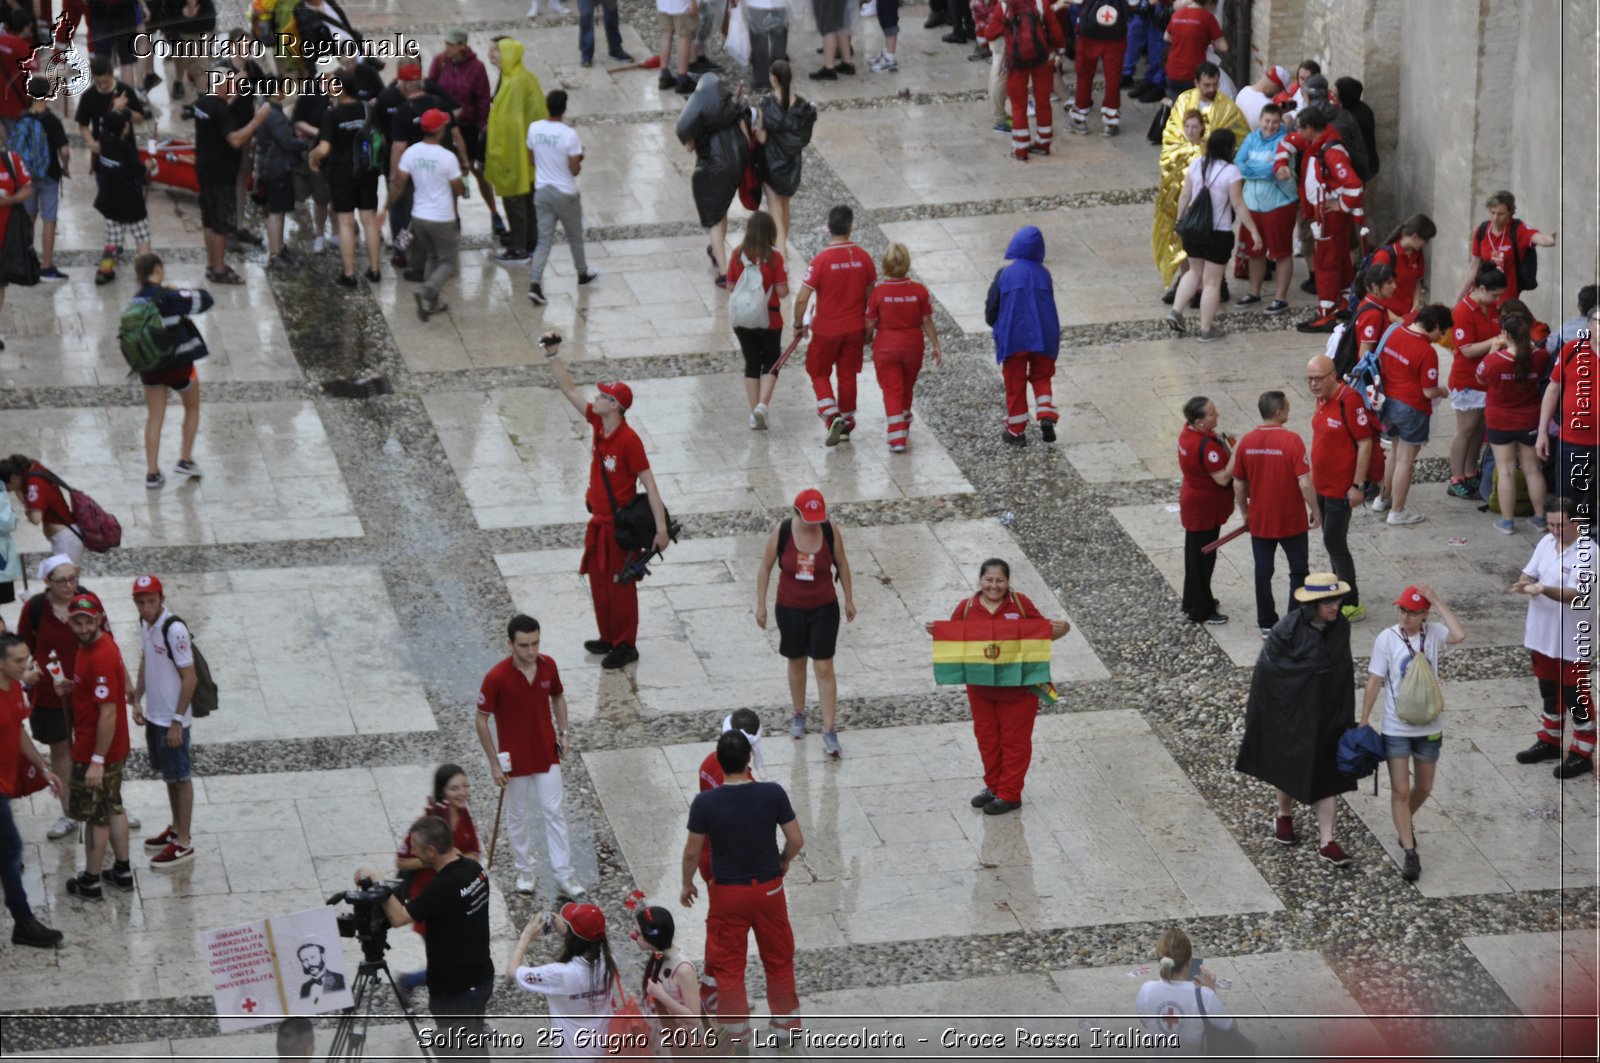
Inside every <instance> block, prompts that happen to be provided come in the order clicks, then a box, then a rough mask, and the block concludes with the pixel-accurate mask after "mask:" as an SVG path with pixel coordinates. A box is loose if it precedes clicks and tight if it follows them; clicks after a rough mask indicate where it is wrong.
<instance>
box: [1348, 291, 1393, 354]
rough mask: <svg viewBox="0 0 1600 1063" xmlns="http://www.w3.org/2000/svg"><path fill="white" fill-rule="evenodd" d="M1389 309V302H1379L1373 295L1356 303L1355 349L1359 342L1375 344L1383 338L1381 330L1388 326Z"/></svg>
mask: <svg viewBox="0 0 1600 1063" xmlns="http://www.w3.org/2000/svg"><path fill="white" fill-rule="evenodd" d="M1389 310H1390V304H1388V303H1384V302H1380V301H1379V300H1378V297H1377V296H1374V295H1369V296H1367V297H1366V298H1365V299H1363V300H1361V302H1360V303H1358V304H1356V320H1355V330H1356V344H1357V349H1359V345H1360V344H1363V343H1371V344H1376V343H1377V342H1378V341H1379V340H1381V339H1383V331H1384V329H1386V328H1388V327H1389Z"/></svg>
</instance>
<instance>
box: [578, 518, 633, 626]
mask: <svg viewBox="0 0 1600 1063" xmlns="http://www.w3.org/2000/svg"><path fill="white" fill-rule="evenodd" d="M627 563H628V551H627V550H624V549H623V548H622V547H620V546H618V545H617V536H616V533H615V532H614V531H613V525H612V523H611V522H610V521H609V520H605V521H603V520H601V519H600V518H598V517H590V518H589V527H588V528H586V529H585V530H584V533H583V561H582V562H581V563H580V564H579V565H578V574H579V575H582V576H588V577H589V594H590V595H591V596H592V597H593V598H594V620H595V624H596V626H598V627H599V629H600V638H601V640H602V641H605V642H610V643H612V644H616V643H619V642H626V643H628V644H629V645H630V646H631V645H632V644H633V643H634V642H635V641H636V640H637V639H638V638H639V584H638V583H616V582H614V581H613V580H612V578H611V577H613V576H615V575H616V574H617V573H618V572H621V571H622V569H623V566H624V565H626V564H627Z"/></svg>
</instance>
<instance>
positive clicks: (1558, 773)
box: [1552, 753, 1594, 779]
mask: <svg viewBox="0 0 1600 1063" xmlns="http://www.w3.org/2000/svg"><path fill="white" fill-rule="evenodd" d="M1591 771H1594V758H1593V757H1586V756H1584V755H1583V754H1582V753H1568V754H1567V759H1566V760H1563V761H1562V762H1561V764H1560V765H1559V766H1558V767H1557V768H1556V770H1555V771H1554V772H1553V773H1552V774H1554V775H1555V777H1556V778H1558V779H1576V778H1577V777H1578V776H1580V775H1587V774H1589V773H1590V772H1591Z"/></svg>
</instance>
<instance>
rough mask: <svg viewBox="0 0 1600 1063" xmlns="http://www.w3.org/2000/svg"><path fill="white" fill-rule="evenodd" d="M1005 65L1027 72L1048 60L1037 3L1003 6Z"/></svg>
mask: <svg viewBox="0 0 1600 1063" xmlns="http://www.w3.org/2000/svg"><path fill="white" fill-rule="evenodd" d="M1005 25H1006V65H1007V66H1009V67H1010V68H1011V69H1012V70H1029V69H1031V68H1033V67H1036V66H1038V65H1039V64H1040V63H1042V62H1044V61H1045V60H1047V59H1049V58H1050V42H1049V38H1048V36H1046V34H1045V29H1044V16H1043V15H1042V14H1041V13H1040V10H1039V3H1038V0H1015V2H1011V3H1007V4H1006V7H1005Z"/></svg>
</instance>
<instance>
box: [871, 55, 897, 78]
mask: <svg viewBox="0 0 1600 1063" xmlns="http://www.w3.org/2000/svg"><path fill="white" fill-rule="evenodd" d="M899 66H900V64H899V63H898V62H896V60H895V57H894V56H892V55H890V54H889V53H887V52H880V53H878V54H877V55H875V56H873V57H872V60H871V62H869V63H867V67H868V68H869V69H871V70H873V71H875V72H877V73H879V74H887V73H888V72H889V71H891V70H897V69H899Z"/></svg>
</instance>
